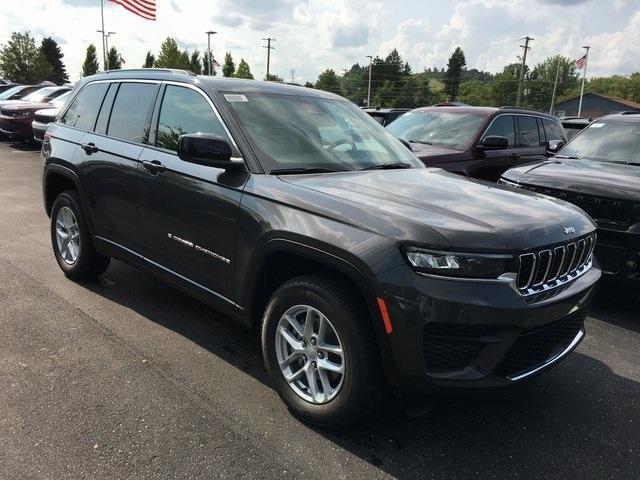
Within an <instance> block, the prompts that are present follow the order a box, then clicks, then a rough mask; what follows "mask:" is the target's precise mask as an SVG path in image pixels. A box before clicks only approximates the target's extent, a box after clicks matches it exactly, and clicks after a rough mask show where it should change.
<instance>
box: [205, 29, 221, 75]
mask: <svg viewBox="0 0 640 480" xmlns="http://www.w3.org/2000/svg"><path fill="white" fill-rule="evenodd" d="M205 33H206V34H207V70H208V72H207V73H208V74H209V75H211V63H212V62H211V35H215V34H216V33H218V32H214V31H212V30H210V31H208V32H205Z"/></svg>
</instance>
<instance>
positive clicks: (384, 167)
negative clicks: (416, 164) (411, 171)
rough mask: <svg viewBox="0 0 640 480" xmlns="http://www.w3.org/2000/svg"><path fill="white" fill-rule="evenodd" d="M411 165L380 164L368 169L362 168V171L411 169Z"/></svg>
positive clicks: (398, 163) (397, 163)
mask: <svg viewBox="0 0 640 480" xmlns="http://www.w3.org/2000/svg"><path fill="white" fill-rule="evenodd" d="M411 167H413V165H411V164H410V163H400V162H396V163H382V164H380V165H371V166H370V167H366V168H363V169H362V170H393V169H395V168H411Z"/></svg>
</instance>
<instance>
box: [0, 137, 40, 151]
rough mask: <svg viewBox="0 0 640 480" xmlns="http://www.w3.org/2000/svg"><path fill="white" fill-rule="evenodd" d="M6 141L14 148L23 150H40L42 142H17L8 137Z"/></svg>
mask: <svg viewBox="0 0 640 480" xmlns="http://www.w3.org/2000/svg"><path fill="white" fill-rule="evenodd" d="M3 142H4V143H8V144H9V146H10V147H11V148H13V149H14V150H20V151H22V152H38V151H40V144H39V143H36V142H29V143H27V142H15V141H10V140H7V139H4V140H3Z"/></svg>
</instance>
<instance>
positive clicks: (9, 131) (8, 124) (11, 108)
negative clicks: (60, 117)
mask: <svg viewBox="0 0 640 480" xmlns="http://www.w3.org/2000/svg"><path fill="white" fill-rule="evenodd" d="M68 94H69V89H68V90H66V91H64V93H63V94H62V95H60V96H59V97H57V98H55V99H54V100H52V101H51V102H49V103H42V102H16V103H12V104H10V105H5V106H3V107H0V133H2V134H3V135H4V136H5V137H7V138H9V139H11V140H27V141H30V140H33V138H34V130H33V128H32V124H33V123H34V119H35V116H36V112H37V111H39V110H42V109H43V108H52V107H53V109H54V110H59V109H60V108H61V107H62V105H64V102H65V100H66V98H67V96H68ZM41 118H42V117H41ZM54 119H55V116H54ZM45 130H46V127H45ZM43 133H44V132H43ZM39 140H40V141H41V137H40V139H39Z"/></svg>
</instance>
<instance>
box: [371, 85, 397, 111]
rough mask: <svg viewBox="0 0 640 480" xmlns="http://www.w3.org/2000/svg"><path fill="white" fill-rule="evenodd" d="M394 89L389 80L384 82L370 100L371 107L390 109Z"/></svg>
mask: <svg viewBox="0 0 640 480" xmlns="http://www.w3.org/2000/svg"><path fill="white" fill-rule="evenodd" d="M393 98H394V87H393V82H392V81H391V80H385V82H384V83H383V84H382V86H381V87H380V88H378V90H376V94H375V95H374V96H373V98H372V102H371V106H379V107H391V106H393Z"/></svg>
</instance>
